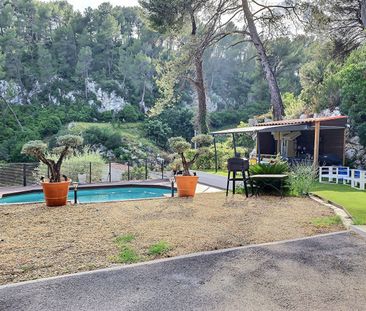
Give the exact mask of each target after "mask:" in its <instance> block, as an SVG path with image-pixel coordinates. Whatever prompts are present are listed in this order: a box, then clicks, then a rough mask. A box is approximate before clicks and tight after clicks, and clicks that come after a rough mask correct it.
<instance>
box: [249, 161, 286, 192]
mask: <svg viewBox="0 0 366 311" xmlns="http://www.w3.org/2000/svg"><path fill="white" fill-rule="evenodd" d="M249 170H250V174H251V175H260V174H261V175H264V174H275V175H280V174H285V173H287V172H288V171H289V166H288V164H287V162H284V161H277V162H274V163H258V164H255V165H251V166H250V169H249ZM255 183H256V184H257V185H258V186H259V187H260V189H261V190H262V191H263V192H268V193H272V192H273V190H274V189H273V188H272V187H271V186H268V184H271V185H272V186H273V187H276V188H277V189H279V188H280V187H281V181H280V180H278V179H272V178H269V179H258V180H256V181H255ZM286 184H287V180H286V181H285V185H282V186H286Z"/></svg>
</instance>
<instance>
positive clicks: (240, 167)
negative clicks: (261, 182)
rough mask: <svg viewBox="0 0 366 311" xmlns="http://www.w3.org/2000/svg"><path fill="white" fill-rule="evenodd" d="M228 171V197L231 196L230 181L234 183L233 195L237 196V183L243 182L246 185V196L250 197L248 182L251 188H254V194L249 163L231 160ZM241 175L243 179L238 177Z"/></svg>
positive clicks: (228, 163) (242, 160)
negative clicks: (238, 174)
mask: <svg viewBox="0 0 366 311" xmlns="http://www.w3.org/2000/svg"><path fill="white" fill-rule="evenodd" d="M227 169H228V175H227V184H226V196H228V194H229V184H230V181H232V182H233V194H235V182H237V181H242V182H243V183H244V190H245V196H246V197H248V185H247V182H248V181H249V183H250V186H251V188H252V193H253V184H252V181H251V179H250V174H249V161H248V160H244V159H241V158H230V159H229V160H228V161H227ZM231 172H232V173H233V177H232V178H230V175H231ZM239 172H240V173H241V175H242V176H241V177H237V173H239Z"/></svg>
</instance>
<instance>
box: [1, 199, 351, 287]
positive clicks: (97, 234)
mask: <svg viewBox="0 0 366 311" xmlns="http://www.w3.org/2000/svg"><path fill="white" fill-rule="evenodd" d="M330 215H333V212H332V211H331V210H330V209H328V208H326V207H324V206H322V205H320V204H318V203H316V202H314V201H312V200H310V199H308V198H293V197H288V198H284V199H282V200H281V199H279V198H278V197H265V196H262V197H258V198H250V199H245V198H244V197H243V196H241V195H236V196H235V197H229V198H226V197H225V194H224V193H212V194H200V195H197V196H196V197H195V198H194V199H186V198H182V199H178V198H174V199H155V200H142V201H129V202H126V201H125V202H115V203H100V204H85V205H78V206H72V205H70V206H66V207H57V208H49V207H45V205H44V204H30V205H8V206H0V284H6V283H11V282H20V281H25V280H31V279H37V278H41V277H49V276H56V275H62V274H67V273H74V272H79V271H86V270H93V269H96V268H102V267H110V266H113V265H114V258H115V256H116V255H117V253H118V247H117V245H116V243H115V238H116V237H117V236H120V235H124V234H128V233H130V234H133V235H134V236H135V239H134V240H133V241H132V242H131V243H130V246H131V247H132V248H133V249H134V250H136V251H137V252H138V255H139V257H140V260H151V259H154V258H156V257H152V256H150V255H148V251H147V250H148V248H149V246H151V245H152V244H154V243H156V242H158V241H166V242H167V243H168V244H169V245H170V246H171V250H170V251H169V252H167V253H165V254H164V257H171V256H176V255H182V254H188V253H192V252H197V251H205V250H214V249H221V248H228V247H234V246H241V245H247V244H254V243H263V242H270V241H277V240H283V239H291V238H297V237H303V236H311V235H314V234H319V233H326V232H334V231H339V230H342V229H344V228H343V227H342V226H341V225H331V226H326V227H317V226H315V225H313V224H312V220H313V219H314V218H318V217H326V216H330Z"/></svg>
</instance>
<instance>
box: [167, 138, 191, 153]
mask: <svg viewBox="0 0 366 311" xmlns="http://www.w3.org/2000/svg"><path fill="white" fill-rule="evenodd" d="M168 143H169V146H170V150H171V151H173V152H176V153H178V154H182V153H184V152H186V151H188V150H189V149H190V148H191V144H190V143H189V142H187V141H186V140H185V139H184V138H183V137H172V138H169V141H168Z"/></svg>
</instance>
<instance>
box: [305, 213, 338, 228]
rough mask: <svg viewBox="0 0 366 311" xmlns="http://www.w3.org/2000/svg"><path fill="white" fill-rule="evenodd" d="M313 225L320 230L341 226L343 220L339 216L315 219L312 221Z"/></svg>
mask: <svg viewBox="0 0 366 311" xmlns="http://www.w3.org/2000/svg"><path fill="white" fill-rule="evenodd" d="M311 223H312V224H313V225H314V226H316V227H318V228H324V227H330V226H332V225H340V224H342V220H341V218H340V217H339V216H338V215H334V216H326V217H319V218H314V219H313V220H312V221H311Z"/></svg>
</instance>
